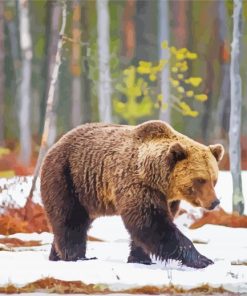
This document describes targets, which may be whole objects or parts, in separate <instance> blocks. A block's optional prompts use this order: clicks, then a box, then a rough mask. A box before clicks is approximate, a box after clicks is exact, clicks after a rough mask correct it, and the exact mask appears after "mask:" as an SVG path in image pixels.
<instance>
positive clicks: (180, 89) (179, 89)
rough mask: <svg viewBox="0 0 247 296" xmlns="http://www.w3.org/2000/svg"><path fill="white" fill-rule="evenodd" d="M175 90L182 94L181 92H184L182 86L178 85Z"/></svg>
mask: <svg viewBox="0 0 247 296" xmlns="http://www.w3.org/2000/svg"><path fill="white" fill-rule="evenodd" d="M177 91H178V92H179V93H181V94H183V93H184V88H183V87H182V86H179V87H178V88H177Z"/></svg>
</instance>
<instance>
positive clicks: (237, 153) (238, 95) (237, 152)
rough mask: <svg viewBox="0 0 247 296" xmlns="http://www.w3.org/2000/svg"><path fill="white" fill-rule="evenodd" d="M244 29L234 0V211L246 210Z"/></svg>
mask: <svg viewBox="0 0 247 296" xmlns="http://www.w3.org/2000/svg"><path fill="white" fill-rule="evenodd" d="M241 30H242V0H234V10H233V40H232V51H231V65H230V77H231V112H230V129H229V153H230V167H231V174H232V180H233V197H232V199H233V211H237V212H238V213H240V214H243V212H244V197H243V192H242V179H241V148H240V135H241V105H242V83H241V77H240V65H239V64H240V40H241Z"/></svg>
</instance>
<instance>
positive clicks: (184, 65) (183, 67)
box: [180, 64, 189, 72]
mask: <svg viewBox="0 0 247 296" xmlns="http://www.w3.org/2000/svg"><path fill="white" fill-rule="evenodd" d="M188 69H189V67H188V65H187V64H183V65H181V67H180V71H181V72H186V71H187V70H188Z"/></svg>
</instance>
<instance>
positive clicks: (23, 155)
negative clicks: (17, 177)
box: [18, 0, 32, 165]
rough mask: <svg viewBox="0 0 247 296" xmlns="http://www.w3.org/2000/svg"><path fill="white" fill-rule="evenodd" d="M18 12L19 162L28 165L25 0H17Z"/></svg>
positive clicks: (28, 68) (28, 38)
mask: <svg viewBox="0 0 247 296" xmlns="http://www.w3.org/2000/svg"><path fill="white" fill-rule="evenodd" d="M18 11H19V26H20V47H21V57H22V66H21V84H20V97H19V98H20V99H19V103H20V105H19V110H20V111H19V129H20V130H19V132H20V160H21V162H22V163H23V164H25V165H28V164H29V163H30V160H31V153H32V149H31V125H30V115H31V114H30V104H31V74H32V73H31V72H32V68H31V65H32V41H31V34H30V20H29V7H28V1H27V0H18Z"/></svg>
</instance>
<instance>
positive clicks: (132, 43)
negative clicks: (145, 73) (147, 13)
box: [121, 0, 136, 63]
mask: <svg viewBox="0 0 247 296" xmlns="http://www.w3.org/2000/svg"><path fill="white" fill-rule="evenodd" d="M135 11H136V1H135V0H127V1H126V2H125V6H124V12H123V24H122V28H123V29H122V36H123V42H122V54H121V56H122V57H123V58H124V61H123V62H124V63H127V62H128V61H130V60H131V59H132V58H133V56H134V53H135V47H136V32H135V22H134V17H135Z"/></svg>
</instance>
